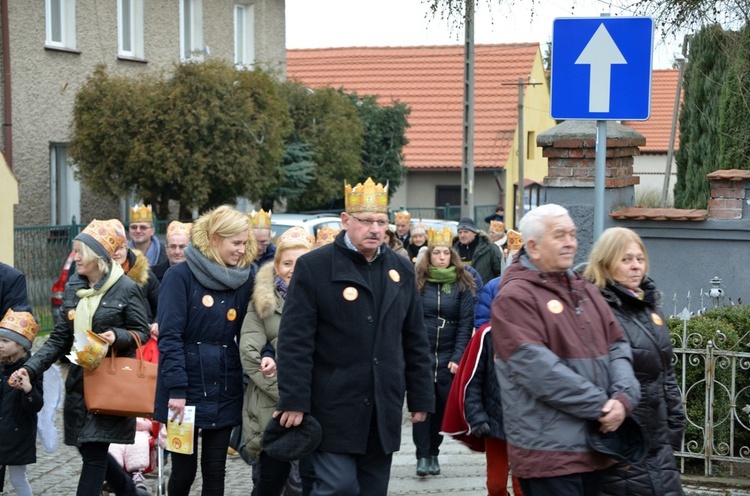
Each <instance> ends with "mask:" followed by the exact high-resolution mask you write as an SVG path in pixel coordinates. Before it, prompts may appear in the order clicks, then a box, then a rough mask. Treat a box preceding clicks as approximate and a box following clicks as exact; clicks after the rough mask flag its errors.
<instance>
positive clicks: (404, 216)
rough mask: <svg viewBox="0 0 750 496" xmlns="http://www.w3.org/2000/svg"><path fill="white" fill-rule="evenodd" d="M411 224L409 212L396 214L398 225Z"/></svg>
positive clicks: (403, 211)
mask: <svg viewBox="0 0 750 496" xmlns="http://www.w3.org/2000/svg"><path fill="white" fill-rule="evenodd" d="M409 222H411V214H410V213H409V212H407V211H406V210H402V211H400V212H396V224H398V223H402V224H408V223H409Z"/></svg>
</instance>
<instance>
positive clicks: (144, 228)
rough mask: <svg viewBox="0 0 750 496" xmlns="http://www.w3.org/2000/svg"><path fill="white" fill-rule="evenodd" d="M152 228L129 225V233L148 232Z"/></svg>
mask: <svg viewBox="0 0 750 496" xmlns="http://www.w3.org/2000/svg"><path fill="white" fill-rule="evenodd" d="M151 227H152V226H147V225H142V224H130V230H131V231H148V230H149V229H151Z"/></svg>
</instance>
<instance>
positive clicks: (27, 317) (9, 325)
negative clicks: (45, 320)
mask: <svg viewBox="0 0 750 496" xmlns="http://www.w3.org/2000/svg"><path fill="white" fill-rule="evenodd" d="M38 332H39V324H37V323H36V320H34V316H33V315H31V313H30V312H14V311H13V309H11V308H9V309H8V311H7V312H6V313H5V317H3V320H2V321H0V338H6V339H10V340H11V341H15V342H16V343H18V344H20V345H21V346H23V349H24V350H26V351H29V350H30V349H31V345H32V344H33V343H34V338H35V337H36V335H37V333H38Z"/></svg>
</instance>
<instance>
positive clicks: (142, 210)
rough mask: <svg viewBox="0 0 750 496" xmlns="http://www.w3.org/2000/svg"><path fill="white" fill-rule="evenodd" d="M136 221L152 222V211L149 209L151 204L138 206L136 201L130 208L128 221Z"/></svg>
mask: <svg viewBox="0 0 750 496" xmlns="http://www.w3.org/2000/svg"><path fill="white" fill-rule="evenodd" d="M136 222H146V223H148V224H153V223H154V211H153V210H152V209H151V205H141V206H140V207H139V206H138V204H137V203H136V204H135V205H133V206H132V207H131V208H130V223H131V224H134V223H136Z"/></svg>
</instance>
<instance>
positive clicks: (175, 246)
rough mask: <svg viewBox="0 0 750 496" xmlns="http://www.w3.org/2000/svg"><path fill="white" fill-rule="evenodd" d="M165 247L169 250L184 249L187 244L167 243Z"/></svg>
mask: <svg viewBox="0 0 750 496" xmlns="http://www.w3.org/2000/svg"><path fill="white" fill-rule="evenodd" d="M167 248H169V249H170V250H184V249H185V248H187V245H167Z"/></svg>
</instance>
